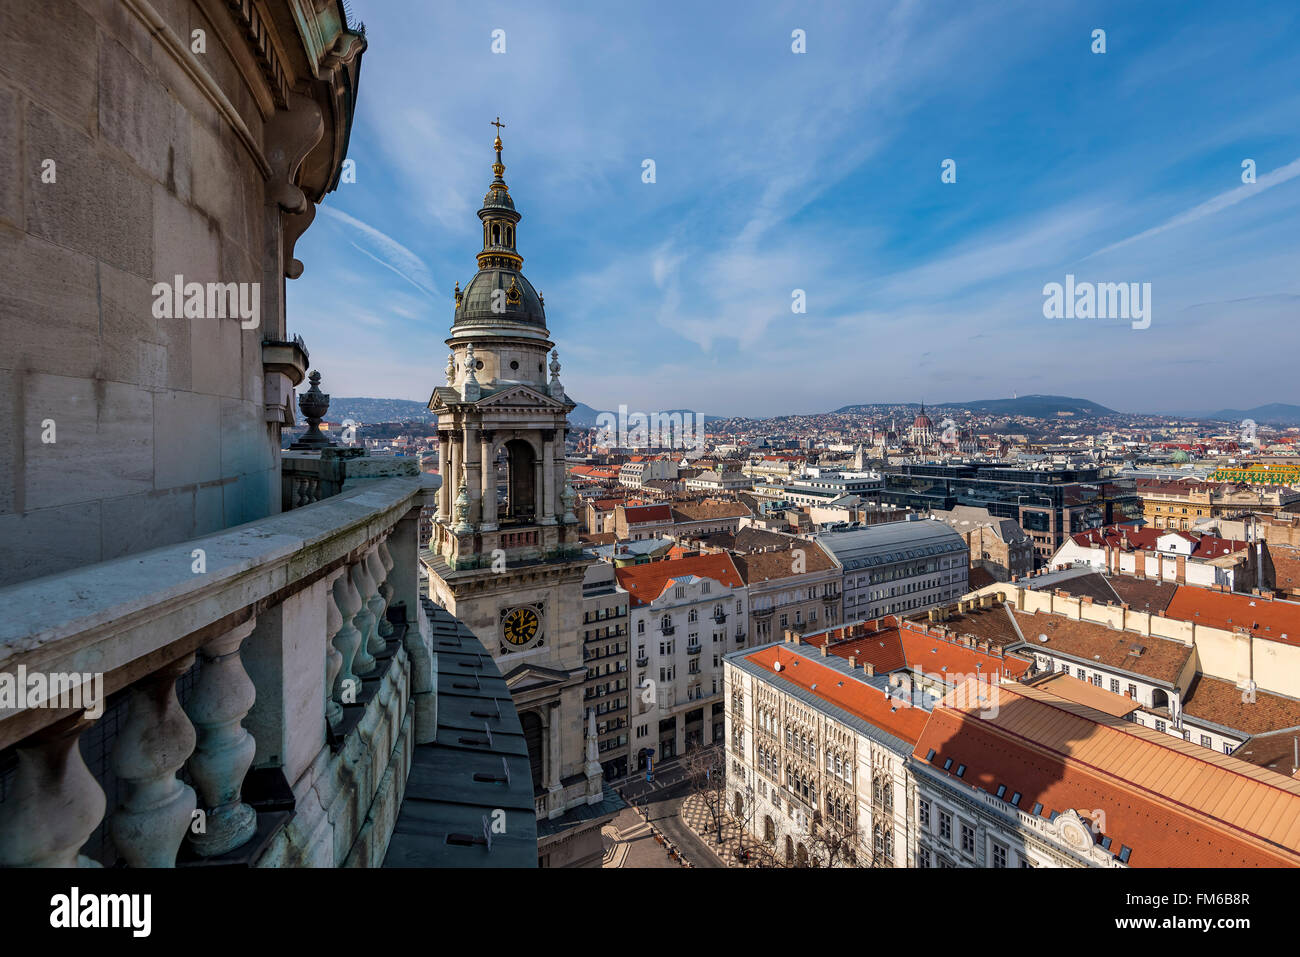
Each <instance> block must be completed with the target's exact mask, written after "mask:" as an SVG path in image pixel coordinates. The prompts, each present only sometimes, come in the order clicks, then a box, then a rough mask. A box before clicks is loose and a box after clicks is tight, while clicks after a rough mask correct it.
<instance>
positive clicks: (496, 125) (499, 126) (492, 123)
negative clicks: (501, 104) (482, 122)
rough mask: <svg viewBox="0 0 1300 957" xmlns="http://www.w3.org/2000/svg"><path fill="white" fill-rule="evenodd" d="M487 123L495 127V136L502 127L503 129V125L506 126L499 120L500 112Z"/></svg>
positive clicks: (499, 133) (498, 134) (499, 132)
mask: <svg viewBox="0 0 1300 957" xmlns="http://www.w3.org/2000/svg"><path fill="white" fill-rule="evenodd" d="M489 125H491V126H495V127H496V128H497V136H500V135H501V131H502V130H503V129H505V127H506V125H505V124H504V123H502V122H501V115H500V114H497V118H496V119H495V120H493V121H492V122H491V123H490V124H489Z"/></svg>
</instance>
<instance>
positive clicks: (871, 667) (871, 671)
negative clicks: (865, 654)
mask: <svg viewBox="0 0 1300 957" xmlns="http://www.w3.org/2000/svg"><path fill="white" fill-rule="evenodd" d="M862 670H863V671H865V672H866V673H867V677H868V678H870V677H872V676H873V675H875V673H876V666H875V665H873V664H872V663H871V662H869V661H868V662H867V663H866V664H864V665H863V666H862Z"/></svg>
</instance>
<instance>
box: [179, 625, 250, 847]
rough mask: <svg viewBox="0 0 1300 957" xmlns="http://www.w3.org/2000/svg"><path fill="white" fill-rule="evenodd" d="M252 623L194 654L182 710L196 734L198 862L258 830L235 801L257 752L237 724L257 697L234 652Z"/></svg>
mask: <svg viewBox="0 0 1300 957" xmlns="http://www.w3.org/2000/svg"><path fill="white" fill-rule="evenodd" d="M255 623H256V622H255V621H251V620H250V621H247V622H245V623H244V624H242V625H240V626H239V627H238V628H235V629H233V630H231V631H228V632H226V634H224V635H222V636H221V637H220V638H216V639H214V640H212V641H210V642H208V643H207V644H206V645H204V646H203V647H202V648H201V649H200V650H199V659H200V661H201V665H200V667H199V678H198V684H197V686H196V687H195V690H194V697H193V699H191V701H190V703H189V708H188V709H187V710H188V713H189V716H190V720H191V721H193V722H194V727H195V728H196V729H197V731H198V748H197V749H196V750H195V752H194V756H193V757H191V758H190V776H191V777H192V778H193V779H194V784H195V786H196V787H197V789H198V792H199V797H200V799H201V801H202V807H203V809H204V819H203V822H202V827H201V828H200V829H199V830H198V831H197V832H196V833H191V834H190V836H189V842H190V845H191V846H192V847H193V848H194V852H195V853H196V854H198V855H199V856H200V857H213V856H215V855H218V854H224V853H226V852H227V851H232V850H234V849H235V848H237V847H239V846H240V845H241V844H243V843H244V842H245V841H247V840H248V839H249V838H250V837H252V836H253V833H254V831H256V830H257V812H255V811H254V810H253V809H252V808H251V807H249V806H248V805H247V804H245V803H244V802H243V801H242V800H241V799H240V792H241V789H242V788H243V785H244V775H245V774H247V773H248V768H249V766H250V765H251V764H252V763H253V754H254V753H255V751H256V750H257V745H256V742H254V741H253V736H252V735H251V734H249V733H248V731H247V729H245V728H244V727H243V725H241V724H240V722H241V721H242V720H243V719H244V716H245V715H246V714H248V712H249V710H250V709H251V708H252V707H253V702H254V701H255V700H256V698H257V691H256V689H255V688H254V687H253V682H252V681H251V680H250V679H249V677H248V673H247V672H245V671H244V664H243V661H242V660H241V659H240V657H239V646H240V645H241V644H243V641H244V639H245V638H247V637H248V636H249V635H250V634H252V631H253V626H254V625H255Z"/></svg>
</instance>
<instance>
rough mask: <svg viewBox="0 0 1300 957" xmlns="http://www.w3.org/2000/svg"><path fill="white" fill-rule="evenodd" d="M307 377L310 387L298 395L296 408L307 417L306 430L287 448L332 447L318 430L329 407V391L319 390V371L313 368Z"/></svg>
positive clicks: (310, 448)
mask: <svg viewBox="0 0 1300 957" xmlns="http://www.w3.org/2000/svg"><path fill="white" fill-rule="evenodd" d="M307 378H308V379H309V380H310V381H311V388H310V389H308V390H307V391H306V392H304V393H303V394H302V395H300V396H298V409H299V410H300V411H301V412H302V414H303V416H304V417H305V418H306V419H307V431H306V432H304V433H303V434H302V438H300V439H298V441H296V442H294V443H293V444H292V445H290V446H289V448H291V449H307V450H312V449H331V448H334V443H333V442H331V441H330V440H329V439H328V438H327V437H326V436H325V434H324V433H323V432H321V430H320V423H321V419H323V418H325V413H326V412H328V411H329V408H330V397H329V393H327V392H322V391H321V390H320V373H319V372H318V371H317V370H315V369H313V370H312V372H311V375H309V376H308V377H307Z"/></svg>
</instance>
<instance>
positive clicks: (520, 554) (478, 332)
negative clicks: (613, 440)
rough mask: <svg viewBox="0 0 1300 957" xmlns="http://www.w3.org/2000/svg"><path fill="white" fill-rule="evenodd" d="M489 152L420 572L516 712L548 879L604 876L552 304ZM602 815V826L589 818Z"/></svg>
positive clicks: (442, 395) (442, 407)
mask: <svg viewBox="0 0 1300 957" xmlns="http://www.w3.org/2000/svg"><path fill="white" fill-rule="evenodd" d="M494 146H495V149H496V162H495V163H493V165H492V172H493V174H494V175H493V179H492V183H491V184H490V185H489V187H488V192H487V195H486V196H485V197H484V199H483V208H482V209H480V210H479V213H478V215H479V219H480V220H482V222H483V248H482V250H481V251H480V252H479V253H478V267H479V268H478V272H477V273H476V274H475V275H474V278H473V279H471V280H470V281H469V283H468V284H467V285H466V286H465V288H464V289H463V290H462V289H461V288H460V284H459V283H457V284H456V308H455V315H454V318H453V320H452V327H451V336H450V337H449V338H448V339H447V345H448V346H450V347H451V352H450V354H449V355H448V356H447V369H446V377H447V378H446V384H445V385H441V386H438V387H437V388H436V389H434V391H433V395H432V397H431V398H430V399H429V409H430V410H431V411H433V412H436V413H437V415H438V451H439V461H440V463H441V464H440V470H441V474H442V476H443V485H442V489H441V493H440V495H439V498H438V510H437V515H436V517H435V518H434V521H433V531H432V536H431V538H430V542H429V550H428V551H427V552H426V553H425V558H424V561H425V565H426V567H427V568H428V570H429V593H430V597H431V598H432V599H433V600H434V601H435V602H437V603H438V604H439V605H441V606H443V607H444V608H446V609H447V610H448V611H450V612H451V613H452V614H454V615H455V616H457V617H458V618H460V619H461V620H462V621H463V622H465V624H466V625H468V626H469V627H470V628H471V629H472V630H473V632H474V634H475V635H477V636H478V637H479V639H480V640H481V641H482V642H483V644H484V646H485V647H486V648H487V649H488V650H489V651H490V653H491V654H492V655H493V657H494V658H495V659H496V661H497V664H498V666H499V667H500V669H501V672H502V674H503V676H504V678H505V681H506V685H507V687H508V689H509V691H510V694H511V696H512V697H513V699H514V701H515V705H516V707H517V708H518V710H519V713H520V720H521V722H522V724H523V728H524V736H525V738H526V741H527V746H528V756H529V759H530V762H531V764H532V776H533V789H534V796H535V799H536V811H537V817H538V838H539V848H538V854H539V858H540V860H541V862H542V864H543V866H552V867H558V866H574V865H583V864H591V863H594V864H596V865H598V864H599V862H600V858H601V853H602V849H601V842H600V825H601V824H602V823H603V821H604V820H607V819H608V817H609V816H612V814H613V813H614V811H615V810H616V809H617V808H616V806H615V805H618V804H619V802H618V799H617V798H616V797H615V796H614V795H613V793H612V792H608V793H607V792H606V791H605V790H604V787H603V783H602V775H601V766H600V763H599V761H598V760H597V756H596V754H595V753H594V750H595V745H596V741H595V735H594V734H593V735H592V740H591V742H590V743H591V748H585V747H584V740H583V722H584V719H585V718H586V717H587V716H585V715H584V705H583V684H584V680H585V678H586V673H587V669H586V666H585V664H584V662H583V648H582V642H581V640H580V634H579V633H580V629H581V624H582V621H581V619H582V611H583V597H582V583H583V575H584V573H585V571H586V569H587V567H588V566H590V565H591V564H592V561H593V559H591V558H589V557H586V556H584V555H583V553H582V548H581V545H580V544H579V541H578V520H577V518H576V516H575V515H574V511H573V503H574V494H573V490H572V489H571V488H570V487H569V486H568V483H567V481H566V473H565V467H564V435H565V432H566V430H567V428H568V414H569V412H570V411H571V410H572V409H573V408H574V403H573V402H571V401H570V400H569V399H568V397H566V396H565V394H564V387H563V386H562V385H561V384H560V378H559V373H560V364H559V359H558V355H557V353H556V351H555V349H554V344H553V343H552V342H551V340H550V338H549V332H548V331H547V328H546V313H545V309H544V304H543V300H542V297H541V296H540V295H539V294H538V293H537V291H536V290H535V289H533V286H532V284H531V283H530V282H529V281H528V280H527V279H526V278H525V277H524V274H523V272H522V271H521V267H522V266H523V257H522V256H520V255H519V252H518V249H517V246H516V228H517V226H518V224H519V220H520V214H519V213H518V211H517V210H516V209H515V204H514V200H513V199H512V198H511V196H510V189H509V187H508V186H507V185H506V183H505V180H504V179H503V178H502V177H503V174H504V173H505V165H504V164H503V163H502V162H501V137H500V136H499V135H498V136H497V138H496V142H495V144H494ZM548 352H549V353H550V362H549V371H550V378H549V381H548V379H547V370H548V363H547V353H548ZM589 751H590V752H592V753H588V752H589ZM606 804H607V805H609V808H608V810H609V813H608V815H602V814H601V813H599V812H598V813H595V814H592V813H591V809H592V807H593V806H595V805H602V806H604V805H606ZM579 810H581V812H582V813H581V815H579V814H578V813H577V812H578V811H579ZM579 816H581V817H582V820H581V823H580V826H578V825H574V823H573V822H574V821H575V819H576V818H577V817H579Z"/></svg>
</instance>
